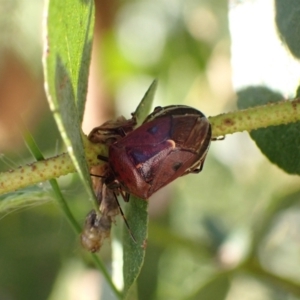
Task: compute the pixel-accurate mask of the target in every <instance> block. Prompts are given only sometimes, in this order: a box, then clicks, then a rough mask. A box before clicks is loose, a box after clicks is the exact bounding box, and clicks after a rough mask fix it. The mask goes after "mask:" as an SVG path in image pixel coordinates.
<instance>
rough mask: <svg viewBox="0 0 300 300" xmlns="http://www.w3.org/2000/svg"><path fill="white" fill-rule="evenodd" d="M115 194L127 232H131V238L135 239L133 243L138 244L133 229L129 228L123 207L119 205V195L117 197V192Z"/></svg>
mask: <svg viewBox="0 0 300 300" xmlns="http://www.w3.org/2000/svg"><path fill="white" fill-rule="evenodd" d="M113 193H114V196H115V200H116V202H117V204H118V207H119V210H120V213H121V215H122V218H123V220H124V222H125V225H126V227H127V230H128V232H129V234H130V236H131V238H132V239H133V241H134V242H135V243H137V241H136V239H135V237H134V235H133V233H132V231H131V229H130V227H129V224H128V222H127V220H126V217H125V215H124V213H123V210H122V208H121V205H120V203H119V201H118V198H117V195H116V193H115V191H113ZM121 194H122V193H121ZM122 196H123V195H122Z"/></svg>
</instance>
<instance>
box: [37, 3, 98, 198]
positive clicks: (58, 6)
mask: <svg viewBox="0 0 300 300" xmlns="http://www.w3.org/2000/svg"><path fill="white" fill-rule="evenodd" d="M45 15H47V20H46V21H47V22H46V28H45V29H46V32H45V42H44V59H43V63H44V74H45V81H46V84H45V85H46V92H47V98H48V101H49V105H50V108H51V110H52V112H53V114H54V117H55V120H56V123H57V125H58V128H59V130H60V132H61V135H62V137H63V140H64V142H65V144H66V147H67V150H68V152H69V154H70V156H71V159H72V161H73V163H74V165H75V167H76V169H77V171H78V173H79V176H80V178H81V180H82V182H83V183H84V186H85V188H86V190H87V192H88V194H89V196H90V198H92V199H93V198H94V192H93V190H92V188H91V179H90V176H89V170H88V166H87V163H86V160H85V154H84V147H83V141H82V132H81V121H82V117H83V111H84V106H85V99H86V93H87V80H88V71H89V64H90V56H91V48H92V36H93V23H94V4H93V1H92V0H84V1H83V0H65V1H60V0H49V1H48V6H47V5H46V14H45Z"/></svg>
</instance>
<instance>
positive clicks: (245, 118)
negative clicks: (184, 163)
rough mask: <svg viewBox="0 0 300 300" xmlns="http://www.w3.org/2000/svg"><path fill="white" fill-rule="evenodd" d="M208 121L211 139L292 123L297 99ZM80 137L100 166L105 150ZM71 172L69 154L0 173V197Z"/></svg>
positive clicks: (299, 113) (299, 109) (299, 107)
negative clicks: (210, 128)
mask: <svg viewBox="0 0 300 300" xmlns="http://www.w3.org/2000/svg"><path fill="white" fill-rule="evenodd" d="M208 119H209V121H210V123H211V125H212V131H213V137H218V136H225V135H226V134H232V133H234V132H241V131H244V130H246V131H249V132H250V131H252V130H254V129H258V128H264V127H268V126H276V125H281V124H289V123H294V122H297V121H300V99H296V100H294V101H281V102H277V103H272V104H267V105H263V106H256V107H252V108H248V109H245V110H239V111H235V112H229V113H225V114H221V115H218V116H215V117H209V118H208ZM82 138H83V142H84V147H85V154H86V158H87V163H88V165H89V167H91V166H95V165H98V164H100V163H101V162H100V161H99V160H98V159H97V156H98V155H99V154H100V155H103V156H107V149H106V147H105V146H104V145H99V144H93V143H91V142H90V141H89V140H88V139H87V137H86V136H84V135H82ZM73 172H75V167H74V165H73V163H72V161H71V159H70V156H69V154H68V153H63V154H61V155H59V156H56V157H52V158H48V159H46V160H43V161H38V162H34V163H32V164H28V165H26V166H22V167H19V168H17V169H15V170H10V171H8V172H3V173H0V195H1V194H5V193H8V192H12V191H15V190H17V189H20V188H23V187H26V186H30V185H33V184H36V183H39V182H43V181H46V180H49V179H51V178H57V177H60V176H62V175H66V174H68V173H73Z"/></svg>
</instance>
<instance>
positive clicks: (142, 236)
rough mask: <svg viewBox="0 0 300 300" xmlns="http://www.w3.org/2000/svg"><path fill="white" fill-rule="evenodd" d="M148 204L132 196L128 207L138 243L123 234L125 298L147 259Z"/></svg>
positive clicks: (146, 101)
mask: <svg viewBox="0 0 300 300" xmlns="http://www.w3.org/2000/svg"><path fill="white" fill-rule="evenodd" d="M156 86H157V82H156V81H154V82H153V83H152V84H151V86H150V87H149V89H148V91H147V92H146V94H145V96H144V97H143V99H142V101H141V103H140V104H139V106H138V108H137V110H136V112H135V113H134V114H135V115H136V117H137V120H138V124H141V123H142V121H143V120H144V119H145V118H146V116H147V115H148V114H149V110H150V108H151V106H152V103H153V98H154V94H155V90H156ZM147 208H148V202H147V201H145V200H143V199H139V198H136V197H133V196H131V197H130V201H129V203H128V204H127V205H126V218H127V221H128V223H129V226H130V230H131V231H132V234H133V236H134V238H135V239H136V242H135V241H133V239H132V238H131V236H130V234H129V233H128V231H127V229H126V228H125V229H124V233H123V247H124V248H123V251H124V255H123V256H124V263H123V276H124V296H125V297H126V295H129V296H128V297H129V298H132V296H131V295H132V293H133V294H135V291H134V290H133V289H134V287H135V285H134V283H135V281H136V279H137V277H138V275H139V273H140V271H141V268H142V266H143V262H144V258H145V250H146V244H147V232H148V212H147Z"/></svg>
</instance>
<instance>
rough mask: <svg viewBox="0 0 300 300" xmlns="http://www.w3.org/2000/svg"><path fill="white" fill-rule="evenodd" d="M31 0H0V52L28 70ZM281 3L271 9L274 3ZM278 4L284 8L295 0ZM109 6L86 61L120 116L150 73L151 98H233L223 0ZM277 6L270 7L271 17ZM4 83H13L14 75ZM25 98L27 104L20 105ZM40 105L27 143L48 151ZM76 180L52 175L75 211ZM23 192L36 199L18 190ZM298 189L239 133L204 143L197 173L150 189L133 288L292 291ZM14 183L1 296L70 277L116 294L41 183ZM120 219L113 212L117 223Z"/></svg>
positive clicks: (297, 290) (147, 291)
mask: <svg viewBox="0 0 300 300" xmlns="http://www.w3.org/2000/svg"><path fill="white" fill-rule="evenodd" d="M35 2H36V3H33V4H32V3H31V4H30V5H29V4H28V3H29V2H28V1H24V0H15V1H2V3H1V6H0V14H1V15H0V20H2V22H1V26H2V28H5V29H6V30H0V41H1V42H0V62H5V59H7V58H6V56H5V55H6V54H5V53H7V50H9V51H11V52H12V53H15V55H16V57H18V58H21V60H22V61H26V68H27V69H28V70H29V71H30V72H32V73H33V74H36V75H35V76H37V77H39V76H40V75H39V74H41V42H40V41H41V28H42V25H41V24H42V17H41V16H42V10H41V1H35ZM279 2H280V1H276V3H277V4H276V5H277V6H276V7H277V9H279V8H280V7H282V5H281V6H280V3H279ZM289 3H290V6H289V5H286V6H284V8H285V10H288V8H290V9H291V8H292V7H293V6H292V5H293V3H295V2H293V1H289ZM37 4H38V5H37ZM96 4H97V3H96ZM110 5H112V6H114V8H113V9H112V11H113V14H112V16H113V17H112V20H111V21H110V23H109V24H110V25H109V26H108V27H105V28H102V29H101V43H100V46H99V48H97V49H98V51H99V57H100V62H99V65H98V68H100V69H101V70H102V72H103V74H104V78H103V79H102V80H103V82H104V83H105V85H106V89H107V93H108V94H109V95H110V97H108V98H107V99H109V100H107V101H110V99H113V100H112V101H111V105H112V106H113V107H114V110H115V111H116V114H117V115H118V114H123V115H125V116H127V117H128V116H129V115H130V113H131V112H133V111H134V110H135V107H136V106H137V105H138V101H139V100H140V99H141V95H143V94H144V92H145V91H146V89H147V87H148V86H149V84H150V83H151V81H152V80H153V78H158V79H159V90H158V94H157V95H156V103H157V104H159V105H168V104H187V105H191V106H195V107H197V108H199V109H201V110H202V111H203V112H204V113H206V114H217V113H219V112H222V111H224V110H227V109H228V108H232V107H233V106H234V104H233V102H232V99H233V95H232V93H231V90H230V87H226V80H223V79H224V78H221V79H220V76H219V75H220V74H221V75H223V76H225V77H226V76H228V77H229V76H230V74H229V73H226V72H227V71H228V68H227V67H226V66H228V65H229V52H230V51H229V47H230V42H229V35H228V23H227V3H226V1H220V0H214V1H208V0H207V1H204V0H202V1H201V0H187V1H180V0H171V1H170V0H169V1H166V0H165V1H157V0H155V1H153V0H152V1H150V0H144V1H120V2H118V1H116V2H111V4H110ZM96 7H97V6H96ZM116 7H117V9H116ZM13 12H14V13H13ZM103 14H105V13H103ZM280 15H281V14H280V11H279V12H277V18H279V16H280ZM100 16H101V14H100ZM102 16H103V15H102ZM98 17H99V15H98ZM96 19H97V13H96ZM96 21H97V20H96ZM292 21H293V22H295V18H292ZM277 22H278V21H277ZM24 24H26V26H25V25H24ZM36 24H39V25H38V26H37V25H36ZM3 26H5V27H3ZM278 27H279V29H280V25H279V22H278ZM293 27H294V26H293ZM16 28H17V29H18V30H17V29H16ZM284 28H289V27H288V26H286V25H284ZM296 28H297V27H296ZM9 30H11V31H9ZM280 31H281V34H283V32H284V31H282V30H280ZM287 31H289V30H287ZM7 32H11V33H10V34H7ZM24 45H26V47H24ZM4 50H5V51H4ZM32 51H36V53H38V54H36V53H35V54H32V53H33V52H32ZM1 66H2V65H1V64H0V73H1V71H2V69H1ZM216 66H217V67H216ZM245 72H246V70H245ZM224 74H225V75H224ZM1 76H5V74H2V73H1ZM221 77H222V76H221ZM216 82H217V83H218V85H217V86H215V85H214V84H215V83H216ZM15 84H16V85H15V89H17V88H18V84H20V82H18V81H17V80H16V82H15ZM39 84H42V83H39ZM0 92H1V91H0ZM1 101H2V102H5V99H4V100H1ZM41 101H45V100H44V99H42V100H41ZM45 103H46V101H45ZM1 104H2V103H1ZM3 107H4V108H5V106H3ZM4 108H3V109H4ZM34 109H35V107H34V106H28V108H27V112H26V113H27V114H30V112H31V111H34ZM39 114H40V115H41V117H40V118H38V120H37V122H35V123H34V126H33V130H32V131H33V134H34V136H35V138H36V141H37V143H38V144H39V146H40V148H41V149H42V150H43V151H44V153H46V154H47V156H49V155H55V154H57V153H60V152H61V151H63V146H62V142H61V141H60V136H59V134H58V131H57V129H56V125H55V123H54V122H53V119H52V117H51V115H50V111H49V109H47V108H44V109H43V110H41V112H39ZM34 116H36V114H32V118H34ZM99 125H100V124H99ZM1 151H3V150H1ZM32 160H33V159H32V158H29V155H28V153H27V152H26V151H25V150H24V146H22V145H21V143H19V144H17V146H15V147H14V148H13V149H11V150H7V149H6V150H5V154H4V155H3V156H2V162H1V166H0V167H1V170H4V169H8V168H14V167H15V166H17V165H20V164H24V163H26V162H29V161H32ZM79 182H80V181H79V179H78V176H77V175H69V176H65V177H63V178H60V179H59V183H60V186H61V189H62V191H63V193H64V196H65V197H66V198H67V199H68V203H69V204H70V206H71V209H72V211H73V213H74V215H75V217H76V218H77V220H79V221H80V222H81V223H83V222H84V217H85V215H86V213H87V212H88V211H89V209H90V208H91V204H90V203H89V201H88V195H87V194H86V192H85V191H84V188H83V187H82V186H81V184H80V183H79ZM34 192H35V193H39V194H40V195H41V196H40V198H34V199H36V200H35V202H30V201H28V200H26V199H28V196H29V197H30V195H31V196H32V197H34V196H35V195H36V194H34ZM299 193H300V190H299V179H298V177H296V176H291V175H288V174H285V173H284V172H283V171H282V170H280V169H278V168H277V167H276V166H275V165H272V164H270V162H269V161H268V160H267V159H266V158H265V157H264V156H263V155H262V154H261V153H260V151H259V150H258V149H257V148H256V146H255V144H254V143H253V142H252V141H251V140H250V139H249V137H248V136H247V134H240V133H239V134H234V135H232V136H228V137H226V139H225V140H224V141H218V142H214V143H213V144H212V145H211V149H210V152H209V154H208V158H207V161H206V163H205V166H204V170H203V172H202V173H201V174H199V175H189V176H187V177H183V178H180V179H178V180H177V181H176V182H174V183H172V184H170V185H169V186H168V187H167V188H165V189H164V190H162V191H161V192H159V193H157V195H155V196H154V197H153V198H152V199H150V200H149V203H150V207H149V211H150V223H149V238H148V245H147V251H146V258H145V263H144V266H143V269H142V272H141V274H140V276H139V278H138V281H137V291H138V295H139V299H143V300H154V299H155V300H156V299H157V300H159V299H172V300H173V299H174V300H176V299H226V300H233V299H246V300H247V299H249V300H250V299H259V300H260V299H261V300H268V299H278V300H279V299H300V273H299V269H298V264H299V258H300V256H299V253H300V252H299V250H300V249H299V245H300V243H299V242H300V234H299V232H300V230H299V229H300V222H299V220H300V209H299ZM24 195H25V196H26V199H25V198H24V199H23V200H22V199H21V201H23V202H22V203H23V204H22V205H19V204H17V205H16V206H15V208H14V206H13V208H12V209H11V208H9V210H8V209H7V208H6V210H3V211H2V213H1V215H0V241H1V246H0V299H56V300H57V299H74V297H73V298H72V295H74V294H75V295H79V294H80V291H81V289H83V290H84V288H83V287H82V286H81V284H79V283H83V282H85V281H84V278H88V279H87V283H86V285H85V286H84V287H85V290H84V291H85V294H86V295H88V293H89V292H91V291H94V290H95V293H96V294H97V293H100V294H101V295H102V299H107V300H109V299H115V298H114V296H113V294H112V293H111V291H110V290H109V289H108V287H107V286H105V283H104V284H103V280H101V277H99V274H97V273H96V272H95V273H91V269H90V268H89V267H92V263H91V262H90V260H89V258H88V257H87V256H86V255H85V253H84V252H83V251H82V250H81V247H80V244H79V239H78V237H77V236H76V235H75V234H74V232H73V231H72V230H71V229H70V227H69V225H68V223H67V222H66V221H65V219H64V217H63V216H62V215H61V213H60V210H59V209H58V207H56V205H55V204H54V202H53V201H52V199H53V194H52V192H51V190H50V189H49V186H48V184H46V183H43V184H41V185H39V186H38V187H37V188H36V190H34V191H33V190H32V189H29V190H26V191H24ZM15 196H16V197H14V195H13V194H12V195H9V197H13V198H14V199H18V197H22V194H20V193H16V194H15ZM5 200H7V198H1V199H0V201H1V203H3V201H5ZM45 201H46V202H47V201H49V202H48V203H46V204H45V203H44V202H45ZM40 203H42V205H40V206H39V205H38V204H40ZM0 207H1V206H0ZM120 224H122V220H121V219H118V220H117V225H116V226H121V225H120ZM110 250H111V249H110V245H109V242H108V241H107V243H106V244H105V246H104V247H103V248H102V249H101V252H100V254H99V255H100V256H101V258H102V259H103V260H104V261H105V262H106V263H107V265H108V266H111V262H112V261H113V258H112V257H111V254H110ZM82 259H83V260H84V261H85V262H87V264H86V265H84V264H81V263H80V261H82ZM87 266H89V267H87ZM109 268H110V267H109ZM87 274H89V275H90V276H91V277H85V276H87ZM75 275H76V278H75ZM78 278H79V279H78ZM76 280H77V281H76ZM95 287H96V288H95ZM72 292H73V294H72ZM212 297H213V298H212ZM82 299H84V298H82ZM90 299H93V298H92V296H90Z"/></svg>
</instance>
